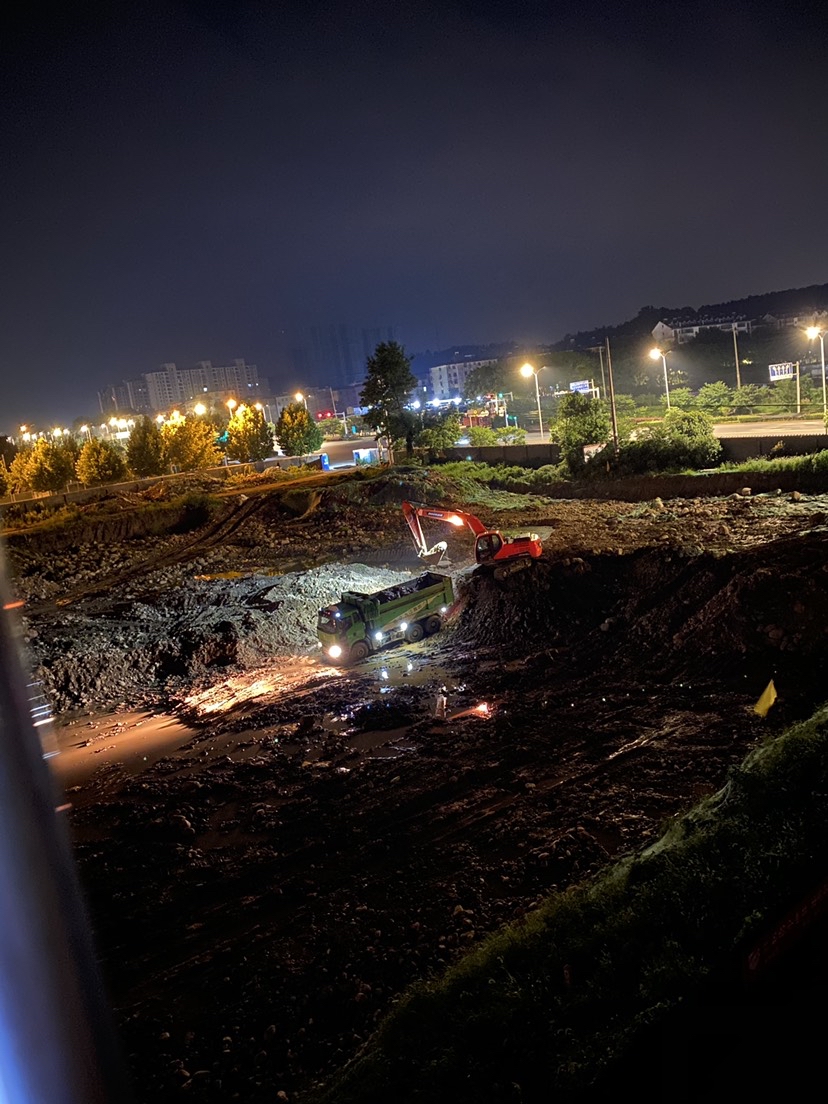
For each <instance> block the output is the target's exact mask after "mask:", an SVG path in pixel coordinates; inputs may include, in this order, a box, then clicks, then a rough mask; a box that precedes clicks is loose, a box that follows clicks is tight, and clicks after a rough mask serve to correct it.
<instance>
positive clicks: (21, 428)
mask: <svg viewBox="0 0 828 1104" xmlns="http://www.w3.org/2000/svg"><path fill="white" fill-rule="evenodd" d="M20 432H21V433H28V432H29V427H28V426H21V427H20Z"/></svg>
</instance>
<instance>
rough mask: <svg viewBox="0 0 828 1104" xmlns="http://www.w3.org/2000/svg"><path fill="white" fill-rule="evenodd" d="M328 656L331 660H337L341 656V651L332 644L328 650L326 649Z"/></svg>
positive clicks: (336, 645) (337, 646)
mask: <svg viewBox="0 0 828 1104" xmlns="http://www.w3.org/2000/svg"><path fill="white" fill-rule="evenodd" d="M328 655H329V656H330V657H331V659H339V657H340V656H341V655H342V649H341V648H340V646H339V645H338V644H332V645H331V646H330V648H328Z"/></svg>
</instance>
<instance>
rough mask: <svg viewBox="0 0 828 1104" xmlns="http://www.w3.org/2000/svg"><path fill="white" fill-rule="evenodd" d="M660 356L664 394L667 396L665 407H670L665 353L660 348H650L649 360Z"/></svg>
mask: <svg viewBox="0 0 828 1104" xmlns="http://www.w3.org/2000/svg"><path fill="white" fill-rule="evenodd" d="M659 357H661V363H662V364H663V366H664V394H665V396H666V397H667V409H668V410H669V409H670V384H669V383H668V382H667V354H666V353H663V352H662V351H661V349H650V360H658V358H659Z"/></svg>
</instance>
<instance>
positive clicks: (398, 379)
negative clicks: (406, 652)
mask: <svg viewBox="0 0 828 1104" xmlns="http://www.w3.org/2000/svg"><path fill="white" fill-rule="evenodd" d="M416 386H417V377H416V376H415V375H414V373H413V372H412V371H411V357H409V356H407V355H406V352H405V349H404V348H403V347H402V345H399V344H398V343H397V342H396V341H381V342H380V344H379V345H377V347H376V349H375V350H374V354H373V356H370V357H369V358H368V363H367V364H366V375H365V384H364V386H363V388H362V391H361V392H360V396H359V397H360V401H361V403H362V405H363V406H367V407H369V413H368V414H367V415H366V417H367V419H368V420H369V421H370V422H371V424H372V425H374V426H375V427H376V428H377V429H379V430H380V431H381V432H382V433H384V434H385V435H386V436H387V437H388V439H389V440H392V439H393V438H395V437H404V436H405V435H406V432H407V431H408V428H409V426H410V425H411V422H412V418H411V414H410V412H409V411H407V410H406V407H407V405H408V402H409V398H410V395H411V392H412V391H413V390H414V388H415V387H416Z"/></svg>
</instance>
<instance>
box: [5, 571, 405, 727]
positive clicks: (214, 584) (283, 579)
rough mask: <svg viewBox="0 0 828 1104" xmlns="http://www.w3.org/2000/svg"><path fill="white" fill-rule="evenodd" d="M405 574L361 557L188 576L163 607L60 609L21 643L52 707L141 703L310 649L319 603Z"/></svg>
mask: <svg viewBox="0 0 828 1104" xmlns="http://www.w3.org/2000/svg"><path fill="white" fill-rule="evenodd" d="M410 577H411V572H408V571H393V570H389V569H386V568H375V567H367V566H365V565H364V564H326V565H324V566H322V567H319V568H314V569H313V570H310V571H306V572H302V573H292V574H288V575H283V576H271V577H267V576H257V577H251V578H245V579H213V580H199V579H190V580H188V581H186V582H183V583H182V584H181V586H180V587H179V588H178V589H176V590H172V591H171V592H170V593H169V594H168V595H167V596H165V600H164V603H163V605H151V604H149V603H141V602H126V601H124V602H118V601H117V596H113V597H116V601H115V602H114V603H113V605H112V607H111V608H110V609H109V610H108V612H107V613H106V614H105V615H99V616H90V615H88V614H84V613H82V612H78V611H76V610H67V611H66V612H63V613H61V614H59V615H58V616H55V615H54V614H51V615H50V617H49V621H48V623H44V624H43V625H42V626H41V624H39V622H38V619H37V618H32V619H31V620H30V621H29V622H28V624H27V626H26V627H27V632H26V640H27V644H28V646H29V648H30V650H31V652H32V654H33V657H34V662H35V664H36V666H37V667H38V675H39V677H40V678H41V680H42V682H43V686H44V689H45V692H46V694H47V697H48V698H49V700H50V701H51V704H52V707H53V708H54V710H55V711H56V712H57V713H64V712H69V711H73V710H76V709H79V708H82V707H90V706H94V707H96V708H101V707H104V706H107V705H113V704H122V703H123V704H130V705H136V706H137V705H141V704H151V703H154V702H156V701H157V700H158V699H159V697H160V696H161V695H164V696H166V695H168V694H169V693H170V692H171V691H173V690H175V689H176V688H178V687H179V686H180V685H182V684H184V683H188V684H192V683H193V682H194V681H196V680H198V678H199V677H200V676H203V675H204V674H206V673H207V672H208V671H209V670H210V669H211V668H217V667H221V668H227V669H230V670H232V669H233V668H235V669H238V670H243V669H249V668H252V667H257V666H260V665H262V664H265V663H267V662H268V661H269V660H271V659H272V658H273V656H278V655H296V654H307V653H308V652H311V651H315V650H316V647H317V640H316V616H317V612H318V610H319V609H320V608H321V607H322V606H325V605H327V604H329V603H331V602H334V601H336V600H337V599H338V598H339V596H340V595H341V593H342V591H343V590H357V591H363V592H371V591H374V590H380V589H382V588H383V587H386V586H391V585H392V584H393V583H398V582H401V581H402V580H404V579H408V578H410Z"/></svg>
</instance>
